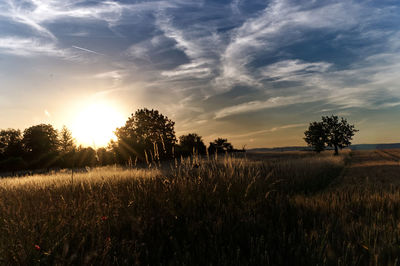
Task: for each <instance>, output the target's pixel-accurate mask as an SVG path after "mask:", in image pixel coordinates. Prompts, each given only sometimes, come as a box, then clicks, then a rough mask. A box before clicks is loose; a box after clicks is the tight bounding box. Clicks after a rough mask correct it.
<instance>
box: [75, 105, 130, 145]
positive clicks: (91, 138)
mask: <svg viewBox="0 0 400 266" xmlns="http://www.w3.org/2000/svg"><path fill="white" fill-rule="evenodd" d="M124 122H125V118H124V116H123V115H122V114H121V113H120V112H118V110H117V109H116V108H115V107H113V106H112V105H110V104H107V103H103V102H102V103H93V104H90V105H89V106H87V107H85V108H83V109H82V111H80V112H79V113H78V115H77V117H76V119H75V121H74V123H73V125H72V128H71V131H72V134H73V136H74V137H75V138H76V140H77V142H78V144H83V145H88V146H95V147H104V146H107V144H108V143H109V141H110V140H111V139H115V138H116V136H115V134H114V131H115V129H116V128H117V127H120V126H122V125H123V124H124Z"/></svg>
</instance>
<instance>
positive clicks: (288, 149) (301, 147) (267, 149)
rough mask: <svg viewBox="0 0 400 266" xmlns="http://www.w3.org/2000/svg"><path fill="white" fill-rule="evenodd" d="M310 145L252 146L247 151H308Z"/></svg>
mask: <svg viewBox="0 0 400 266" xmlns="http://www.w3.org/2000/svg"><path fill="white" fill-rule="evenodd" d="M309 150H311V149H310V147H307V146H289V147H275V148H254V149H248V150H247V151H248V152H273V151H309Z"/></svg>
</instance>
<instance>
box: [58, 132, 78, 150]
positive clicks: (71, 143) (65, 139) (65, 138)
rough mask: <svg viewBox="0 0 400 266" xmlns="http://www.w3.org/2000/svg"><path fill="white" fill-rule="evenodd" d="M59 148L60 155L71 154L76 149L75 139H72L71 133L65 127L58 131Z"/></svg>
mask: <svg viewBox="0 0 400 266" xmlns="http://www.w3.org/2000/svg"><path fill="white" fill-rule="evenodd" d="M59 147H60V151H61V152H62V153H68V152H71V151H72V150H73V149H74V148H76V145H75V139H74V138H73V137H72V133H71V131H70V130H69V129H68V128H67V127H66V126H63V127H62V129H61V131H60V135H59Z"/></svg>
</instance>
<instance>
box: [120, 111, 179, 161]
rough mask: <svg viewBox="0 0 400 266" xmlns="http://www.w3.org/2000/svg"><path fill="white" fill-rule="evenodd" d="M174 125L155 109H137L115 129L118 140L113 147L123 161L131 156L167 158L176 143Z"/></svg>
mask: <svg viewBox="0 0 400 266" xmlns="http://www.w3.org/2000/svg"><path fill="white" fill-rule="evenodd" d="M174 125H175V122H173V121H172V120H170V119H168V117H166V116H164V115H162V114H161V113H159V112H158V111H157V110H153V109H152V110H149V109H146V108H144V109H139V110H137V111H136V112H135V114H132V116H131V117H130V118H129V119H128V120H127V121H126V123H125V125H124V126H123V127H120V128H118V129H117V130H116V132H115V133H116V136H117V138H118V142H117V145H115V144H114V147H116V148H117V153H118V154H119V156H120V158H123V159H124V160H125V161H126V160H127V159H129V158H132V156H133V157H135V156H136V157H139V158H141V159H144V157H145V156H147V155H148V157H150V158H153V159H156V158H158V159H160V158H169V157H171V156H172V150H173V149H172V147H173V146H174V145H175V143H176V137H175V131H174Z"/></svg>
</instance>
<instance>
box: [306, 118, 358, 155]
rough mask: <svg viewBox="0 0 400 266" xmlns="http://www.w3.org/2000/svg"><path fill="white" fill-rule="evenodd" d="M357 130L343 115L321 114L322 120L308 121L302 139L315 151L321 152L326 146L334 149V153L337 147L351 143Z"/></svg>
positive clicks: (337, 149)
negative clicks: (308, 123)
mask: <svg viewBox="0 0 400 266" xmlns="http://www.w3.org/2000/svg"><path fill="white" fill-rule="evenodd" d="M356 132H358V130H357V129H355V127H354V125H351V124H349V123H348V122H347V120H346V119H345V118H343V117H341V118H340V119H339V118H338V117H337V116H335V115H332V116H323V117H322V121H320V122H312V123H310V125H309V127H308V130H306V131H305V132H304V135H305V138H304V140H305V141H306V142H307V143H308V145H309V146H311V147H312V148H313V149H314V150H315V151H317V152H321V151H323V150H324V149H325V148H326V147H332V148H334V149H335V155H338V154H339V149H343V148H345V147H347V146H349V145H350V144H351V140H352V138H353V136H354V134H355V133H356Z"/></svg>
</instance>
